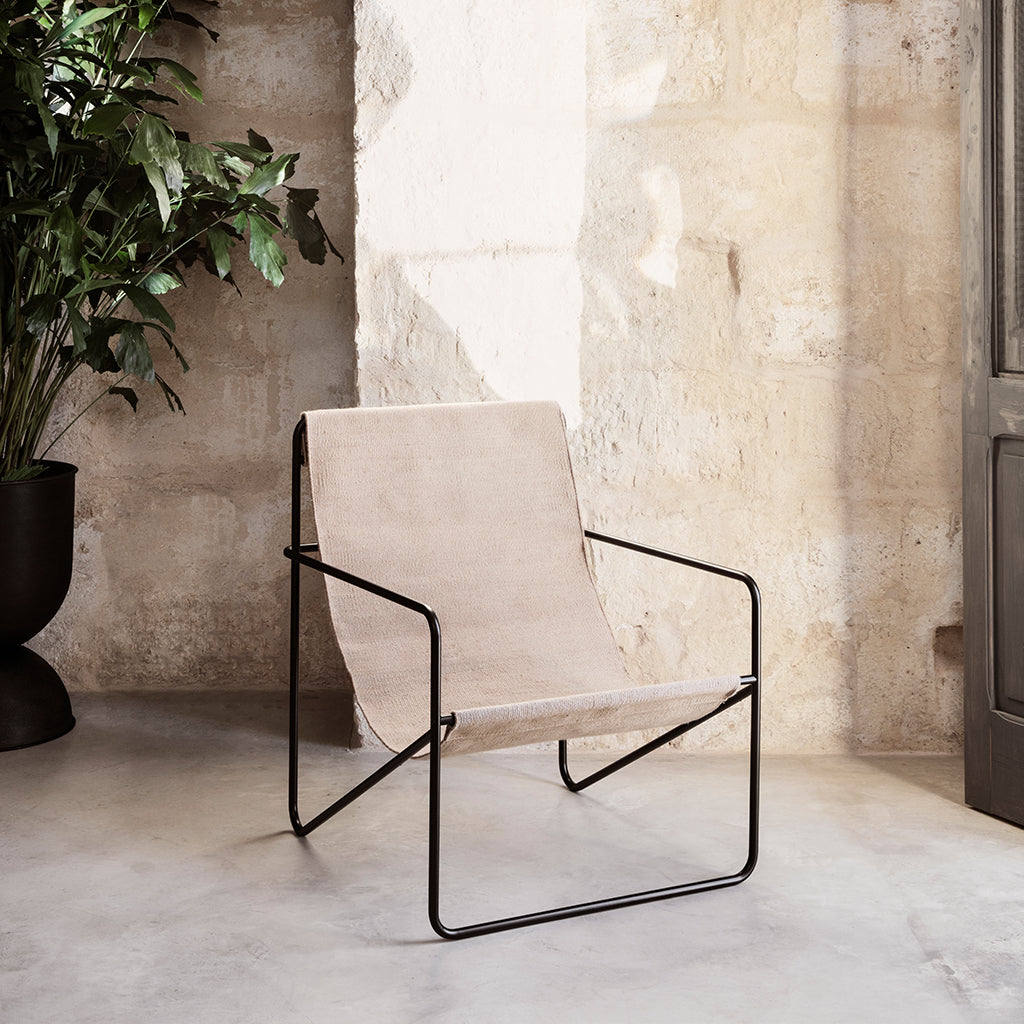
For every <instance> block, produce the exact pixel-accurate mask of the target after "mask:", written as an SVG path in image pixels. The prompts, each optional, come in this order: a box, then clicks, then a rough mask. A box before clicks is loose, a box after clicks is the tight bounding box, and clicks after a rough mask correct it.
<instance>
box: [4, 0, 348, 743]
mask: <svg viewBox="0 0 1024 1024" xmlns="http://www.w3.org/2000/svg"><path fill="white" fill-rule="evenodd" d="M203 6H206V7H213V6H217V4H216V0H190V8H191V10H192V11H196V10H199V11H201V8H202V7H203ZM170 21H174V22H177V23H178V24H179V25H184V26H185V27H186V29H188V30H199V31H206V32H207V33H208V34H209V35H210V37H211V38H213V39H214V40H215V39H216V34H215V33H213V32H209V30H208V29H206V27H205V26H204V25H203V24H202V22H201V21H200V20H199V19H198V18H197V17H196V16H195V15H194V14H193V13H190V11H189V10H184V9H182V4H180V3H177V4H176V3H171V2H167V0H164V2H161V0H152V2H138V0H129V2H124V3H117V4H111V5H110V6H101V5H99V4H96V3H90V2H74V0H56V2H47V0H0V176H2V180H0V749H5V748H10V747H14V746H25V745H28V744H29V743H34V742H42V741H43V740H46V739H50V738H52V737H53V736H54V735H60V734H61V733H62V732H64V731H67V729H70V728H71V726H72V725H73V723H74V719H73V717H72V716H71V709H70V703H69V701H68V699H67V694H66V691H65V690H64V687H63V684H62V683H61V681H60V679H59V677H57V675H56V673H54V672H53V670H52V669H51V668H50V667H49V666H48V665H46V663H45V662H44V661H43V660H42V659H41V658H38V656H37V655H35V654H34V653H33V652H30V651H28V649H27V648H24V647H23V646H21V645H23V644H24V642H25V641H26V640H28V639H29V638H30V637H31V636H33V635H34V634H35V633H36V632H38V630H39V629H41V628H42V627H43V626H44V625H45V624H46V622H48V621H49V619H50V618H51V617H52V616H53V614H55V613H56V611H57V608H58V607H59V606H60V603H61V601H62V600H63V598H64V595H65V594H66V592H67V588H68V583H69V581H70V574H71V537H72V528H73V501H74V473H75V467H73V466H71V465H68V464H64V463H55V462H52V461H49V460H47V459H46V455H47V452H48V450H49V445H52V443H53V441H54V440H56V438H55V437H52V436H50V435H52V433H53V430H52V428H51V427H50V422H51V416H52V414H53V413H54V411H55V408H56V405H57V402H58V399H59V397H60V396H61V394H62V392H63V390H64V388H65V386H66V385H67V383H68V382H69V380H71V378H72V377H73V376H74V375H76V374H78V373H80V372H89V371H93V372H94V373H95V374H97V375H98V377H99V380H100V381H101V382H102V384H101V386H99V387H98V389H97V393H96V396H95V398H94V399H93V401H96V400H99V399H100V398H102V397H103V396H106V395H113V396H116V398H119V399H123V400H125V401H127V402H129V403H130V404H131V406H132V408H133V409H134V408H135V407H136V405H137V402H138V396H137V393H136V390H135V389H136V385H137V383H138V382H140V381H141V382H143V383H147V384H151V385H155V386H156V387H157V388H158V389H159V390H160V392H161V393H162V395H163V397H164V398H165V399H166V401H167V402H168V404H169V405H170V406H171V408H172V409H182V403H181V400H180V398H179V397H178V395H177V393H176V392H175V390H174V389H173V387H172V386H171V384H170V383H169V382H168V381H167V379H166V378H165V377H164V376H163V375H162V374H161V373H159V372H158V371H157V367H156V365H155V364H154V359H153V352H152V351H151V348H150V345H151V343H153V342H156V343H157V344H158V345H160V346H166V347H167V349H168V350H169V352H170V353H171V355H172V356H173V360H175V361H176V362H177V363H178V364H180V369H181V370H182V371H186V370H187V369H188V364H187V362H186V360H185V356H184V354H183V353H182V352H181V350H180V349H179V348H178V346H177V345H176V344H175V341H174V331H175V324H174V319H173V317H172V315H171V312H170V310H169V308H168V306H169V305H171V303H170V302H168V301H167V299H166V297H167V296H168V294H169V293H172V292H174V291H175V290H176V289H178V288H180V287H182V285H183V284H184V283H185V277H184V275H185V272H186V271H187V270H188V268H190V267H193V266H194V267H198V268H203V269H205V270H207V271H209V272H210V273H212V274H215V275H216V276H217V277H219V278H220V279H221V280H223V281H225V282H226V283H228V284H230V285H234V281H233V279H232V275H231V260H232V249H233V248H234V247H235V246H237V245H241V244H244V245H245V246H246V247H247V250H248V258H249V260H250V261H251V262H252V263H253V265H254V266H255V267H256V268H257V269H258V270H259V271H260V272H261V273H262V274H263V276H264V277H265V278H266V279H267V280H268V281H270V282H271V283H272V284H274V285H279V284H280V283H281V282H282V280H283V270H284V267H285V265H286V263H287V259H286V257H285V253H284V250H283V249H282V247H281V245H280V244H279V238H280V236H281V235H287V236H289V237H290V238H292V239H293V240H294V241H295V242H296V243H297V245H298V250H299V253H300V254H301V255H302V257H303V258H305V259H307V260H309V261H311V262H314V263H323V262H324V260H325V257H326V252H327V250H328V249H330V250H331V251H332V252H333V253H334V254H335V255H339V256H340V254H339V253H337V250H335V249H334V247H333V246H332V245H331V243H330V241H329V239H328V238H327V236H326V233H325V232H324V229H323V226H322V224H321V222H320V220H319V218H318V217H317V214H316V210H315V207H316V203H317V200H318V193H317V191H316V190H315V189H309V188H293V187H290V186H288V185H287V184H285V183H286V182H287V181H288V179H289V178H290V177H291V176H292V173H293V171H294V168H295V162H296V160H297V159H298V154H296V153H283V154H276V153H275V152H274V150H273V147H272V146H271V144H270V143H269V142H268V141H267V140H266V139H265V138H264V137H263V136H261V135H259V134H258V133H257V132H255V131H252V130H251V129H250V130H249V131H248V135H247V138H246V141H245V142H227V141H219V142H213V143H202V142H199V141H196V140H194V139H192V138H190V137H189V136H188V134H187V133H185V132H183V131H180V130H176V129H175V128H174V124H173V111H174V109H175V107H176V105H177V104H178V103H179V102H188V101H196V102H201V101H202V93H201V91H200V88H199V85H198V83H197V81H196V77H195V75H194V74H193V73H192V72H191V71H189V70H188V69H187V68H186V67H184V66H183V65H181V64H180V63H178V62H176V61H174V60H172V59H170V58H169V57H167V56H161V55H153V54H152V52H147V48H146V44H147V42H149V41H150V40H151V37H152V36H153V35H154V34H155V33H156V32H158V31H159V30H160V29H161V27H162V26H164V25H165V24H166V23H167V22H170ZM91 404H92V403H91V402H87V403H86V405H85V408H83V409H82V410H80V411H79V413H78V415H81V413H82V412H84V411H85V409H86V408H88V407H89V406H90V405H91ZM75 418H76V419H77V416H76V417H75ZM72 422H74V420H72ZM65 429H66V428H65ZM57 436H58V437H59V436H60V435H59V434H58V435H57ZM47 440H48V441H49V445H47V446H46V447H44V446H43V445H44V442H45V441H47Z"/></svg>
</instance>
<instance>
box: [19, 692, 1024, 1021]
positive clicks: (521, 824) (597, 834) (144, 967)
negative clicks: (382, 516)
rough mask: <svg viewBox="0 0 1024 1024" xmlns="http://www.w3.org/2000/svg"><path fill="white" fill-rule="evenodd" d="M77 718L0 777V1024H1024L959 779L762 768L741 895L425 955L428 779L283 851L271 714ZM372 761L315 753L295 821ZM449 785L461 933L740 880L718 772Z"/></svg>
mask: <svg viewBox="0 0 1024 1024" xmlns="http://www.w3.org/2000/svg"><path fill="white" fill-rule="evenodd" d="M76 713H77V715H78V718H79V724H78V726H77V727H76V728H75V730H74V731H73V732H72V733H71V734H69V735H68V736H66V737H64V738H63V739H60V740H57V741H55V742H53V743H50V744H46V745H44V746H40V747H36V748H32V749H29V750H22V751H14V752H8V753H4V754H0V780H2V785H0V791H2V794H3V798H2V804H0V829H2V831H0V894H2V903H0V1021H2V1022H3V1024H36V1022H38V1024H56V1022H58V1021H59V1022H72V1024H93V1022H95V1024H100V1022H102V1024H120V1022H124V1024H142V1022H146V1024H164V1022H166V1024H183V1022H190V1024H192V1022H194V1024H206V1022H217V1024H221V1022H225V1024H234V1022H238V1024H264V1022H265V1024H291V1022H321V1021H323V1022H327V1021H330V1022H336V1021H337V1022H347V1021H357V1020H367V1021H383V1022H389V1024H391V1022H394V1024H406V1022H414V1021H415V1022H428V1021H430V1022H441V1021H443V1022H467V1024H470V1022H472V1024H476V1022H481V1024H484V1022H486V1024H501V1022H520V1021H522V1022H526V1021H539V1022H547V1021H555V1022H559V1024H572V1022H577V1021H578V1022H595V1024H596V1022H607V1024H618V1022H630V1024H639V1022H663V1021H664V1022H669V1021H671V1022H701V1024H703V1022H716V1024H717V1022H723V1024H725V1022H733V1021H736V1022H753V1021H758V1022H761V1021H777V1022H786V1024H798V1022H804V1021H806V1022H814V1024H829V1022H855V1021H856V1022H861V1021H865V1022H887V1021H900V1022H904V1021H915V1022H916V1021H927V1022H928V1024H947V1022H949V1024H953V1022H957V1024H959V1022H975V1021H979V1022H988V1021H992V1022H1003V1021H1006V1022H1010V1021H1012V1022H1015V1024H1019V1022H1020V1021H1021V1020H1024V830H1020V829H1017V828H1014V827H1013V826H1011V825H1008V824H1006V823H1003V822H1000V821H997V820H995V819H992V818H989V817H986V816H984V815H981V814H979V813H977V812H975V811H971V810H969V809H968V808H966V807H964V806H962V804H961V798H960V793H961V769H960V765H959V762H958V760H957V759H956V758H952V757H938V756H937V757H930V756H917V757H913V756H907V757H903V756H879V757H859V758H856V757H779V758H776V757H773V758H768V759H767V760H766V763H765V765H764V772H763V793H764V809H763V831H762V857H761V863H760V865H759V866H758V869H757V870H756V871H755V873H754V875H753V876H752V878H751V879H750V880H749V881H747V882H746V883H744V884H743V885H741V886H739V887H737V888H733V889H729V890H724V891H720V892H714V893H707V894H702V895H698V896H693V897H688V898H684V899H679V900H673V901H668V902H664V903H659V904H651V905H647V906H643V907H635V908H630V909H626V910H620V911H613V912H611V913H607V914H602V915H598V916H596V917H590V918H581V919H576V920H574V921H564V922H558V923H555V924H548V925H541V926H538V927H534V928H529V929H525V930H520V931H515V932H508V933H504V934H501V935H495V936H488V937H484V938H479V939H470V940H467V941H464V942H456V943H446V942H443V941H441V940H439V939H435V938H434V936H433V933H432V932H431V931H430V929H429V926H428V924H427V920H426V910H425V891H424V890H425V885H424V883H425V874H426V857H425V852H426V851H425V823H426V799H425V797H426V771H425V765H423V764H420V763H417V764H414V765H412V766H410V767H408V768H407V769H405V770H403V771H400V772H399V773H398V774H397V775H395V776H393V777H392V778H391V779H389V780H388V781H386V782H385V783H383V784H382V786H381V787H379V789H378V790H376V791H375V793H374V794H371V795H370V796H369V797H364V798H363V799H362V800H360V801H359V802H357V803H356V804H354V805H353V806H352V807H351V808H349V809H347V810H346V811H345V812H343V814H342V816H340V817H338V818H336V819H334V821H332V822H330V823H329V824H327V825H325V826H324V827H323V829H321V830H320V831H319V832H317V833H315V834H314V835H313V836H311V837H310V838H309V839H308V840H305V841H300V840H298V839H296V838H295V837H294V836H293V835H291V833H290V832H289V831H287V817H286V810H285V752H286V742H285V729H284V714H283V710H282V707H281V705H280V703H279V702H278V701H276V700H275V699H273V698H270V697H267V696H262V697H253V696H251V695H250V696H245V695H227V696H225V695H221V696H196V695H175V696H150V697H144V696H139V695H133V696H113V695H111V696H104V697H98V696H94V697H80V698H78V699H77V701H76ZM580 760H581V761H584V760H585V761H589V762H592V763H597V762H598V761H600V755H592V754H587V755H585V757H584V756H582V755H581V758H580ZM379 762H380V757H379V755H376V754H373V753H371V752H368V751H364V752H349V751H344V750H339V749H337V748H334V747H331V746H329V745H328V744H326V743H316V744H314V745H313V746H312V747H311V748H310V758H309V777H310V779H311V783H310V787H309V792H308V793H307V794H306V795H307V796H308V798H309V800H308V804H309V805H310V806H309V807H307V808H304V810H305V811H306V812H307V813H308V811H309V810H311V809H313V808H312V806H311V805H312V804H313V803H315V801H316V799H317V798H318V796H319V795H321V794H326V793H327V792H328V783H329V782H330V781H331V780H334V782H335V790H336V791H337V790H338V789H339V787H340V786H341V785H344V784H347V783H351V782H352V781H354V780H356V779H357V778H359V777H361V775H362V774H364V773H365V771H366V770H367V768H368V767H369V766H371V765H374V764H377V763H379ZM445 771H446V776H445V785H446V794H447V795H448V798H447V804H446V814H447V818H446V837H447V838H446V842H447V849H448V851H449V859H448V861H447V862H446V867H447V871H446V875H445V880H444V883H445V892H446V894H447V895H446V897H445V907H444V915H445V916H446V917H447V918H449V919H450V921H451V923H453V924H459V923H465V922H466V921H467V920H468V919H469V918H470V916H471V915H474V914H477V915H479V914H484V913H488V914H490V913H504V912H508V911H515V910H517V909H518V910H526V909H538V908H540V907H542V906H550V905H553V904H556V903H563V902H569V901H575V900H578V899H587V898H592V897H594V896H598V895H611V894H615V893H618V892H622V891H627V890H632V889H634V888H640V887H644V888H647V887H654V886H658V885H664V884H669V883H671V882H675V881H682V880H685V879H686V878H687V877H692V876H694V875H698V874H701V873H703V872H705V871H715V872H717V871H721V870H723V869H729V870H731V869H733V868H734V867H735V866H736V864H737V863H738V862H739V861H741V860H742V845H743V822H744V808H743V764H742V761H741V759H738V758H733V757H726V756H687V755H681V754H678V753H672V752H670V753H667V754H658V755H656V756H654V757H652V758H651V759H649V760H648V761H647V762H646V763H643V762H641V763H640V764H638V765H636V766H633V767H632V768H631V769H628V770H627V771H626V772H624V773H621V774H620V775H619V776H617V777H613V778H612V779H609V780H607V781H606V782H605V783H602V784H601V785H599V786H597V787H595V788H594V789H592V790H590V791H588V792H587V793H586V794H582V795H579V796H574V795H573V794H570V793H568V792H566V791H565V790H564V789H562V788H561V787H560V785H558V784H557V773H556V769H555V762H554V756H553V754H551V753H547V752H541V751H535V750H525V751H518V752H516V751H513V752H504V753H502V754H498V755H487V756H475V757H470V758H456V759H452V760H451V761H448V762H446V765H445ZM374 796H376V797H377V799H376V801H374Z"/></svg>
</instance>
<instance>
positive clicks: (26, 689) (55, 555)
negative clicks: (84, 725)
mask: <svg viewBox="0 0 1024 1024" xmlns="http://www.w3.org/2000/svg"><path fill="white" fill-rule="evenodd" d="M45 465H46V467H47V468H46V472H44V473H42V474H41V475H40V476H37V477H34V478H33V479H31V480H17V481H7V482H4V483H0V750H14V749H15V748H17V747H29V746H32V745H33V744H36V743H45V742H46V741H47V740H52V739H56V738H57V737H58V736H63V735H64V733H66V732H68V731H69V730H70V729H71V728H72V727H73V726H74V724H75V718H74V715H72V713H71V701H70V700H69V698H68V693H67V690H66V689H65V688H64V684H63V682H61V678H60V676H59V675H57V673H56V672H55V671H54V670H53V669H52V668H51V667H50V666H49V665H48V664H47V663H46V662H45V661H44V660H43V659H42V658H41V657H39V655H38V654H36V653H35V652H34V651H30V650H29V649H28V648H27V647H23V646H22V645H23V644H24V643H25V641H26V640H30V639H31V638H32V637H34V636H35V635H36V633H38V632H39V631H40V630H41V629H42V628H43V627H44V626H45V625H46V624H47V623H48V622H49V621H50V619H52V618H53V616H54V615H56V613H57V610H58V609H59V608H60V606H61V603H62V602H63V600H64V598H65V596H66V595H67V592H68V586H69V585H70V583H71V559H72V551H73V540H74V525H75V473H76V472H77V469H76V467H74V466H72V465H70V464H68V463H66V462H46V463H45Z"/></svg>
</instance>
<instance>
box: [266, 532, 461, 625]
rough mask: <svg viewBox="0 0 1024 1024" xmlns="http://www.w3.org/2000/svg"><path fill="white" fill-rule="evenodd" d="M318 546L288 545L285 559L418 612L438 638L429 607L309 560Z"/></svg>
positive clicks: (432, 611) (332, 567)
mask: <svg viewBox="0 0 1024 1024" xmlns="http://www.w3.org/2000/svg"><path fill="white" fill-rule="evenodd" d="M319 550H320V546H319V545H318V544H299V545H298V548H297V549H296V547H294V546H292V545H289V546H288V547H286V548H285V549H284V556H285V558H290V559H291V560H292V561H293V562H298V563H299V564H300V565H305V566H308V567H309V568H310V569H316V571H317V572H322V573H323V574H324V575H325V576H332V577H333V578H334V579H336V580H341V581H342V582H343V583H348V584H351V585H352V586H353V587H358V588H359V589H360V590H366V591H368V592H369V593H371V594H375V595H376V596H377V597H382V598H384V600H385V601H390V602H391V603H392V604H398V605H401V606H402V607H403V608H408V609H410V610H411V611H414V612H419V613H420V615H422V616H423V617H424V618H425V619H426V620H427V621H428V622H429V623H430V624H431V633H433V630H434V628H435V626H436V628H437V632H438V635H439V636H440V632H441V626H440V624H439V623H438V620H437V614H436V613H435V612H434V610H433V608H431V607H430V605H427V604H423V602H422V601H416V600H414V599H413V598H411V597H406V595H405V594H399V593H398V592H397V591H395V590H388V588H387V587H382V586H380V584H377V583H373V582H371V581H370V580H364V579H363V578H362V577H360V576H356V575H354V574H353V573H350V572H346V571H345V570H344V569H339V568H338V567H337V566H334V565H329V564H328V563H327V562H322V561H320V559H319V558H310V557H309V555H308V554H306V552H307V551H319Z"/></svg>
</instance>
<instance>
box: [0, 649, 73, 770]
mask: <svg viewBox="0 0 1024 1024" xmlns="http://www.w3.org/2000/svg"><path fill="white" fill-rule="evenodd" d="M74 724H75V716H74V715H73V714H72V713H71V701H70V699H69V698H68V691H67V690H66V689H65V688H64V683H63V682H62V681H61V678H60V676H59V675H57V673H56V672H55V671H54V670H53V669H52V668H50V666H49V665H48V664H47V663H46V662H45V661H44V660H43V659H42V658H40V657H39V655H38V654H36V653H35V651H30V650H29V649H28V648H27V647H4V648H0V750H17V749H18V748H19V747H31V746H34V745H35V744H37V743H46V742H47V741H48V740H55V739H56V738H57V737H58V736H63V735H64V733H66V732H70V731H71V729H72V728H73V727H74Z"/></svg>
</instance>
